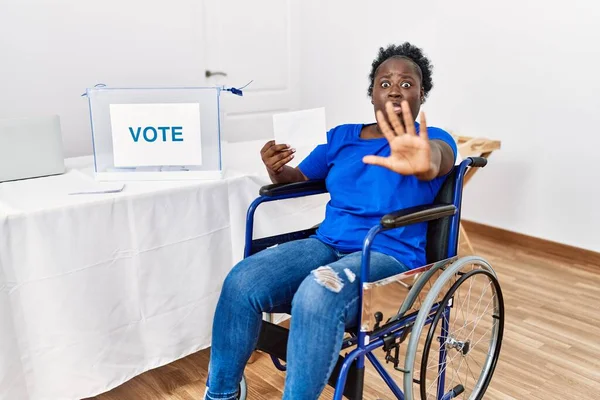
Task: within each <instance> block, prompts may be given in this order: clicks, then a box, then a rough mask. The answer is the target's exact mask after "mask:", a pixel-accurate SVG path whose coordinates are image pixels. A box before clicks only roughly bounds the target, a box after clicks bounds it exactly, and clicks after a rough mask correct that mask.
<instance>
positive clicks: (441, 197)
mask: <svg viewBox="0 0 600 400" xmlns="http://www.w3.org/2000/svg"><path fill="white" fill-rule="evenodd" d="M459 170H460V168H458V167H454V168H453V169H452V172H450V173H449V174H448V175H447V177H446V180H445V181H444V183H443V184H442V187H441V188H440V190H439V192H438V194H437V196H436V197H435V200H434V204H453V203H454V188H455V186H456V181H457V179H456V178H457V174H458V173H459ZM458 212H459V213H460V208H459V210H458ZM451 218H452V217H445V218H441V219H437V220H435V221H430V222H428V226H427V244H426V247H425V252H426V256H427V263H428V264H431V263H434V262H436V261H440V260H444V259H446V258H448V250H449V249H448V246H449V242H450V220H451ZM454 250H455V251H456V249H454ZM455 251H454V253H455Z"/></svg>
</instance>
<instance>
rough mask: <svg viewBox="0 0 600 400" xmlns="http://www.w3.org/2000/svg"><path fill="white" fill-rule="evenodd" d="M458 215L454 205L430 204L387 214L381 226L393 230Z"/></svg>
mask: <svg viewBox="0 0 600 400" xmlns="http://www.w3.org/2000/svg"><path fill="white" fill-rule="evenodd" d="M454 214H456V207H454V205H453V204H430V205H424V206H416V207H410V208H405V209H402V210H398V211H395V212H393V213H390V214H386V215H384V216H383V217H382V218H381V225H382V226H383V227H384V228H387V229H392V228H399V227H401V226H406V225H411V224H417V223H419V222H427V221H432V220H435V219H440V218H443V217H449V216H452V215H454Z"/></svg>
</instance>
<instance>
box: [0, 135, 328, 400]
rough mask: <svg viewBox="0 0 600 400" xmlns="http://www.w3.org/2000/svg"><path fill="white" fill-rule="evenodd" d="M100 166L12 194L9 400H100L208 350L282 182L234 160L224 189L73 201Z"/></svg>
mask: <svg viewBox="0 0 600 400" xmlns="http://www.w3.org/2000/svg"><path fill="white" fill-rule="evenodd" d="M257 145H258V144H257ZM251 153H252V154H253V155H254V154H257V153H256V152H255V151H252V152H251ZM254 157H256V156H254ZM226 159H227V158H226ZM242 161H243V160H242ZM91 162H92V161H91V159H89V158H82V159H72V160H68V163H67V165H68V166H69V169H68V172H67V173H66V174H63V175H60V176H53V177H46V178H38V179H32V180H26V181H19V182H10V183H1V184H0V399H2V400H4V399H6V400H30V399H31V400H38V399H44V400H45V399H53V400H54V399H80V398H83V397H88V396H93V395H96V394H98V393H102V392H104V391H107V390H109V389H111V388H113V387H115V386H118V385H119V384H121V383H123V382H124V381H126V380H128V379H130V378H132V377H133V376H135V375H137V374H140V373H142V372H144V371H147V370H149V369H152V368H155V367H158V366H161V365H164V364H167V363H169V362H171V361H173V360H176V359H178V358H181V357H183V356H186V355H188V354H190V353H192V352H195V351H197V350H199V349H202V348H206V347H208V346H209V345H210V337H211V328H212V318H213V312H214V308H215V305H216V301H217V298H218V295H219V291H220V288H221V284H222V281H223V279H224V277H225V276H226V274H227V273H228V271H229V270H230V269H231V267H232V266H233V265H234V264H235V262H237V261H239V260H240V259H241V258H242V254H243V243H244V228H245V215H246V210H247V208H248V205H249V204H250V202H251V201H252V200H253V199H254V198H256V197H257V195H258V188H259V187H260V186H262V185H264V184H267V183H269V181H268V178H267V177H266V176H264V175H260V171H261V168H259V167H256V168H255V169H254V170H253V168H247V170H249V171H252V172H253V174H248V173H247V172H246V173H240V172H238V171H239V170H241V169H242V168H241V165H244V163H243V162H242V163H241V164H240V165H239V166H240V168H239V169H238V170H236V168H235V167H236V166H235V165H234V164H235V162H234V161H232V158H231V156H230V157H229V162H230V164H231V165H233V167H232V168H228V169H227V170H226V176H225V178H224V179H222V180H219V181H190V182H130V183H127V184H126V186H125V189H124V190H123V191H122V192H121V193H115V194H93V195H91V194H89V195H79V196H70V195H68V193H69V192H71V191H74V189H75V190H76V189H77V188H79V187H81V186H82V185H83V184H85V182H91V180H92V178H91V176H92V172H91ZM238 162H240V161H239V159H238ZM326 200H327V197H326V196H325V195H321V196H313V197H311V198H305V199H294V200H286V201H284V202H277V203H272V204H267V205H265V206H264V207H261V208H262V209H261V208H259V212H258V213H257V214H258V215H257V218H258V220H257V226H256V228H255V235H257V236H265V235H270V234H275V233H279V232H283V231H288V230H290V229H296V228H304V227H308V226H311V225H313V224H315V223H318V222H319V221H320V220H321V219H322V218H323V215H324V214H323V212H324V204H325V202H326Z"/></svg>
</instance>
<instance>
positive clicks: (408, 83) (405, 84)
mask: <svg viewBox="0 0 600 400" xmlns="http://www.w3.org/2000/svg"><path fill="white" fill-rule="evenodd" d="M401 86H402V87H403V88H405V89H408V88H409V87H411V86H412V85H411V84H410V82H402V85H401Z"/></svg>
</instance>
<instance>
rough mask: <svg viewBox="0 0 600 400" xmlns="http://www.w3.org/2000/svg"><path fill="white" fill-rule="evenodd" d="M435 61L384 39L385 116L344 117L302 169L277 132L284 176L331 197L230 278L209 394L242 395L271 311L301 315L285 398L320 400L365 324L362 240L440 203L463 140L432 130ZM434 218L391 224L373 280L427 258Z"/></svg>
mask: <svg viewBox="0 0 600 400" xmlns="http://www.w3.org/2000/svg"><path fill="white" fill-rule="evenodd" d="M431 88H432V79H431V65H430V62H429V60H428V59H427V58H426V57H425V56H424V55H423V53H422V51H421V50H420V49H419V48H417V47H415V46H413V45H411V44H410V43H404V44H402V45H400V46H389V47H387V48H385V49H384V48H381V49H380V51H379V54H378V56H377V58H376V59H375V60H374V61H373V64H372V70H371V74H370V85H369V89H368V95H369V96H370V97H371V100H372V104H373V107H374V111H375V116H376V120H377V123H371V124H355V125H354V124H352V125H350V124H349V125H341V126H338V127H336V128H334V129H332V130H331V131H329V132H328V133H327V143H326V144H324V145H319V146H317V147H316V148H315V149H314V150H313V151H312V153H311V154H310V155H309V156H308V157H306V159H304V160H303V161H302V162H301V163H300V165H299V166H298V167H296V168H292V167H289V166H288V165H286V164H287V163H288V162H289V161H290V160H291V159H292V158H293V157H294V150H293V149H291V148H290V147H289V146H288V145H284V144H275V143H274V142H273V141H270V142H268V143H266V144H265V146H264V147H263V149H262V150H261V157H262V160H263V162H264V164H265V166H266V168H267V170H268V172H269V175H270V177H271V180H272V181H273V182H274V183H289V182H300V181H305V180H308V179H325V180H326V184H327V189H328V191H329V193H330V196H331V200H330V202H329V203H328V204H327V208H326V216H325V219H324V221H323V222H322V223H321V225H320V227H319V228H318V230H317V233H316V235H315V236H314V237H311V238H308V239H304V240H298V241H294V242H289V243H285V244H282V245H279V246H277V247H274V248H269V249H267V250H264V251H262V252H260V253H257V254H255V255H253V256H251V257H248V258H246V259H245V260H243V261H241V262H240V263H239V264H238V265H236V266H235V267H234V268H233V269H232V271H231V272H230V273H229V275H228V276H227V278H226V280H225V283H224V285H223V289H222V293H221V297H220V299H219V303H218V305H217V311H216V314H215V319H214V325H213V339H212V350H211V363H210V376H209V381H210V388H208V390H207V394H206V398H207V399H209V400H215V399H227V400H229V399H235V398H236V394H237V389H238V383H239V382H240V380H241V377H242V373H243V371H244V367H245V366H246V362H247V361H248V359H249V357H250V355H251V354H252V352H253V350H254V348H255V345H256V342H257V339H258V334H259V331H260V326H261V321H262V313H263V312H288V313H290V312H291V315H292V319H291V326H290V335H289V342H288V350H287V355H288V359H287V375H286V380H285V388H284V394H283V398H284V399H285V400H291V399H297V400H311V399H315V400H316V399H318V397H319V395H320V393H321V392H322V390H323V389H324V387H325V385H326V383H327V379H328V377H329V376H330V374H331V373H332V370H333V367H334V365H335V363H336V361H337V358H338V354H339V352H340V349H341V345H342V339H343V335H344V330H345V328H347V327H352V326H354V325H355V324H356V321H357V314H358V310H359V307H360V305H359V304H358V296H359V288H358V279H357V278H356V277H357V275H358V274H359V273H360V263H361V249H362V244H363V240H364V238H365V236H366V234H367V232H368V230H369V229H370V228H372V227H373V226H375V225H377V224H378V223H379V220H380V218H381V217H382V216H383V215H385V214H387V213H389V212H392V211H395V210H399V209H402V208H407V207H412V206H416V205H421V204H430V203H432V202H433V199H434V197H435V195H436V194H437V192H438V190H439V188H440V187H441V184H442V182H443V180H444V176H445V175H446V174H447V173H449V172H450V171H451V169H452V167H453V165H454V161H455V157H456V153H457V150H456V145H455V143H454V140H453V139H452V137H451V136H450V135H449V134H448V133H447V132H445V131H443V130H442V129H439V128H433V127H427V125H426V121H425V116H424V115H423V114H421V118H420V124H419V123H416V122H415V119H416V117H417V116H418V115H419V111H420V107H421V104H422V103H423V102H424V101H425V98H426V97H427V95H428V94H429V91H430V90H431ZM426 230H427V226H426V224H417V225H411V226H407V227H405V228H399V229H395V230H390V231H386V232H383V233H382V234H380V235H378V237H377V239H376V240H375V241H374V243H373V247H372V250H373V251H372V253H371V276H370V277H369V279H370V280H371V281H374V280H379V279H383V278H385V277H388V276H391V275H394V274H399V273H401V272H404V271H406V270H408V269H411V268H416V267H419V266H422V265H424V264H425V241H426Z"/></svg>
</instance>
